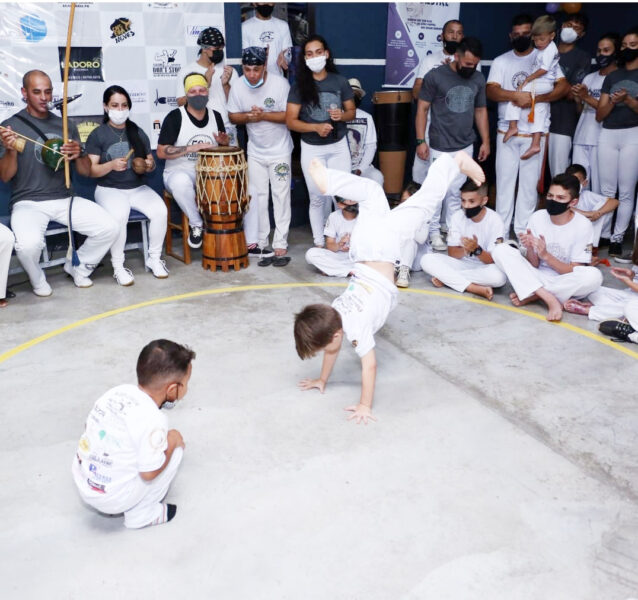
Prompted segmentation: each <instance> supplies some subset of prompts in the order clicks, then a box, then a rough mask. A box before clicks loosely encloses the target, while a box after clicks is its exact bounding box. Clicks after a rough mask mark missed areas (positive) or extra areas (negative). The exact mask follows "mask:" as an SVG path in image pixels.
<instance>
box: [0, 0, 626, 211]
mask: <svg viewBox="0 0 638 600" xmlns="http://www.w3.org/2000/svg"><path fill="white" fill-rule="evenodd" d="M313 8H314V14H315V31H316V32H317V33H320V34H321V35H323V36H324V37H325V38H326V39H327V40H328V42H329V44H330V46H331V48H332V51H333V55H334V56H335V57H336V58H337V59H339V58H344V59H345V58H360V59H365V58H368V59H383V58H385V36H386V26H387V13H388V5H387V3H354V2H342V3H336V2H328V3H317V4H315V5H314V7H313ZM544 10H545V3H529V4H520V3H487V2H480V3H464V4H463V3H462V4H461V13H460V18H461V20H462V21H463V24H464V26H465V32H466V34H468V35H474V36H476V37H478V38H480V39H481V40H482V42H483V46H484V54H485V56H484V58H485V59H486V60H491V59H493V58H494V57H496V56H498V55H499V54H501V53H503V52H505V51H507V50H508V49H509V45H508V37H507V34H508V32H509V28H510V21H511V19H512V17H513V16H514V15H515V14H517V13H519V12H522V11H525V12H528V13H530V14H531V15H532V16H533V17H536V16H538V15H540V14H543V13H544ZM583 10H584V12H585V13H586V14H587V16H588V17H589V20H590V26H589V31H588V33H587V36H586V37H585V38H584V40H583V41H582V42H581V43H580V44H581V47H582V48H584V49H585V50H587V51H589V52H590V53H591V54H592V56H593V54H594V49H595V47H596V42H597V39H598V37H599V36H600V35H601V34H603V33H605V32H607V31H618V32H619V33H622V32H624V31H625V30H627V29H629V28H630V27H632V26H634V25H638V5H637V4H636V3H627V4H622V3H604V4H603V3H592V4H583ZM564 16H565V15H564V13H558V14H557V17H558V18H559V20H561V19H562V18H563V17H564ZM225 18H226V42H227V55H228V56H229V57H231V58H238V57H239V56H240V55H241V20H240V4H239V3H227V4H225ZM339 70H340V72H341V73H342V74H343V75H345V76H346V77H357V78H358V79H359V80H360V81H361V84H362V85H363V87H364V89H365V90H366V91H368V92H369V93H368V94H367V96H366V97H365V98H364V99H363V104H362V108H363V109H364V110H367V111H369V112H372V105H371V97H372V93H371V92H374V91H375V90H380V89H381V86H382V85H383V81H384V67H383V66H347V65H342V66H340V67H339ZM487 71H488V69H485V71H484V72H485V74H487ZM491 112H493V107H492V111H491ZM488 168H489V167H488ZM158 175H159V174H157V175H156V176H155V177H154V178H153V180H152V185H153V187H155V188H156V189H158V190H159V189H161V178H160V177H159V176H158ZM93 188H94V184H93V182H90V181H86V180H81V181H80V182H79V183H78V186H77V191H78V193H81V194H83V195H86V196H88V197H90V198H92V197H93V191H92V190H93ZM7 199H8V188H7V186H5V185H3V184H1V183H0V214H7Z"/></svg>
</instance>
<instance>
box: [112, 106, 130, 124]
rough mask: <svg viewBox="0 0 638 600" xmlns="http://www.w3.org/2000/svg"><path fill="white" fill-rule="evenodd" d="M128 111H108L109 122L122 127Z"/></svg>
mask: <svg viewBox="0 0 638 600" xmlns="http://www.w3.org/2000/svg"><path fill="white" fill-rule="evenodd" d="M130 112H131V111H130V110H128V109H127V110H113V109H109V120H110V121H111V123H113V124H114V125H122V123H124V122H126V119H128V116H129V113H130Z"/></svg>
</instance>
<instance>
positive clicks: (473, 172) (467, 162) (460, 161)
mask: <svg viewBox="0 0 638 600" xmlns="http://www.w3.org/2000/svg"><path fill="white" fill-rule="evenodd" d="M454 160H455V161H456V164H457V165H458V166H459V171H461V173H463V175H467V176H468V177H469V178H470V179H471V180H472V181H473V182H474V183H475V184H476V185H481V184H482V183H484V182H485V173H483V169H481V167H480V166H479V164H478V163H477V162H476V161H475V160H474V159H473V158H472V157H471V156H470V155H469V154H466V153H465V152H463V150H459V151H458V152H457V153H456V154H455V155H454Z"/></svg>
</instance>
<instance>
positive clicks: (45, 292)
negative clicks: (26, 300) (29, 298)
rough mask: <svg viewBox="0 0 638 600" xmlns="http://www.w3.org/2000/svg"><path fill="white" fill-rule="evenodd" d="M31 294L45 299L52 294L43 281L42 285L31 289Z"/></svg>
mask: <svg viewBox="0 0 638 600" xmlns="http://www.w3.org/2000/svg"><path fill="white" fill-rule="evenodd" d="M33 293H34V294H35V295H36V296H40V298H46V297H47V296H50V295H51V294H52V293H53V290H52V289H51V286H50V285H49V284H48V283H47V282H46V281H45V282H44V283H43V284H42V285H39V286H38V287H34V288H33Z"/></svg>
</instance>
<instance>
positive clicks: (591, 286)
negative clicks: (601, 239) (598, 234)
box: [492, 174, 603, 321]
mask: <svg viewBox="0 0 638 600" xmlns="http://www.w3.org/2000/svg"><path fill="white" fill-rule="evenodd" d="M579 188H580V185H579V183H578V179H576V177H574V176H573V175H564V174H563V175H557V176H556V177H554V178H553V179H552V183H551V185H550V187H549V192H548V193H547V199H546V202H545V206H546V209H544V210H538V211H536V212H535V213H534V214H533V215H532V217H531V218H530V220H529V223H528V225H527V232H526V233H523V234H521V236H520V237H521V243H522V244H523V246H524V248H525V250H526V257H523V256H522V255H521V254H520V253H519V252H518V251H517V250H516V249H514V248H512V247H511V246H509V245H508V244H497V246H496V247H495V248H494V250H493V251H492V258H493V259H494V262H495V263H496V265H497V266H498V267H499V268H500V269H501V270H502V271H504V272H505V275H507V278H508V279H509V281H510V283H511V284H512V287H513V288H514V292H513V293H512V294H510V299H511V300H512V304H514V305H515V306H523V305H525V304H528V303H530V302H534V301H536V300H542V301H543V302H544V303H545V304H546V305H547V320H548V321H560V320H561V318H562V316H563V303H564V302H566V301H567V300H568V299H569V298H572V297H574V298H584V297H586V296H588V295H589V294H591V293H592V292H594V291H596V290H597V289H598V288H599V287H600V284H601V283H602V280H603V277H602V274H601V272H600V271H599V270H598V269H597V268H596V267H591V266H588V265H589V264H590V263H591V253H592V240H593V237H594V230H593V227H592V224H591V223H590V222H589V221H588V220H587V219H586V218H585V217H583V216H582V215H579V214H578V213H576V212H574V211H572V210H570V209H571V208H573V207H574V206H576V204H577V202H578V194H579Z"/></svg>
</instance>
